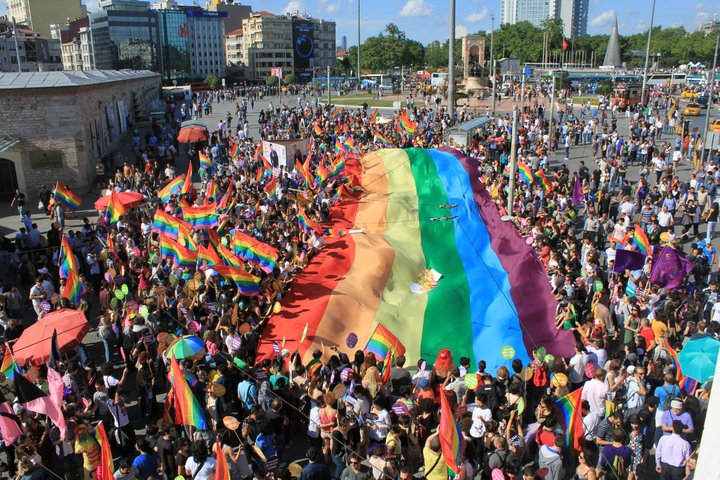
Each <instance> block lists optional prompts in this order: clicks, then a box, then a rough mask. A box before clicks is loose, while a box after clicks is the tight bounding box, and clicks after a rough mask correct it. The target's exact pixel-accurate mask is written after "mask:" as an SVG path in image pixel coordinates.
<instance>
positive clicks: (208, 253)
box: [197, 243, 223, 266]
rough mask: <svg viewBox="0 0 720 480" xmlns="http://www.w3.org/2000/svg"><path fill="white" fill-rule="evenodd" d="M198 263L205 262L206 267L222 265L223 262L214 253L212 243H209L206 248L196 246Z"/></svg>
mask: <svg viewBox="0 0 720 480" xmlns="http://www.w3.org/2000/svg"><path fill="white" fill-rule="evenodd" d="M197 252H198V263H202V262H205V263H206V264H207V265H208V266H211V265H222V263H223V261H222V259H221V258H220V255H218V253H217V252H216V251H215V247H213V246H212V243H209V244H208V246H207V247H206V246H205V245H202V244H200V245H198V251H197Z"/></svg>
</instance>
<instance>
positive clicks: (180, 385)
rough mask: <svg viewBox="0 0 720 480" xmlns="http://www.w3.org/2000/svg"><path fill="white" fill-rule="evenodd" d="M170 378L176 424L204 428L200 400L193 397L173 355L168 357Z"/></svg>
mask: <svg viewBox="0 0 720 480" xmlns="http://www.w3.org/2000/svg"><path fill="white" fill-rule="evenodd" d="M170 380H171V382H172V386H173V390H175V395H174V401H175V423H176V424H178V425H188V426H193V427H195V428H197V429H199V430H205V429H206V428H207V424H206V423H205V415H204V414H203V411H202V408H201V407H200V402H198V399H197V398H195V394H193V391H192V389H191V388H190V385H188V382H187V380H185V375H183V371H182V369H181V368H180V365H178V362H177V360H175V355H173V356H172V357H170Z"/></svg>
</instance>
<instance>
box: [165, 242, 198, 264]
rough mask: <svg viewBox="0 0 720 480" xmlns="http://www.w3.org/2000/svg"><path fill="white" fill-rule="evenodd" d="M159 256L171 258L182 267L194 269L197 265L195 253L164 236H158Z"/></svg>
mask: <svg viewBox="0 0 720 480" xmlns="http://www.w3.org/2000/svg"><path fill="white" fill-rule="evenodd" d="M160 256H161V257H162V258H171V259H172V260H173V261H174V262H175V263H176V264H178V265H180V266H182V267H194V266H195V264H196V263H197V252H195V251H192V250H190V249H189V248H186V247H183V246H182V245H180V244H179V243H177V242H175V241H173V240H172V239H171V238H170V237H168V236H166V235H164V234H161V235H160Z"/></svg>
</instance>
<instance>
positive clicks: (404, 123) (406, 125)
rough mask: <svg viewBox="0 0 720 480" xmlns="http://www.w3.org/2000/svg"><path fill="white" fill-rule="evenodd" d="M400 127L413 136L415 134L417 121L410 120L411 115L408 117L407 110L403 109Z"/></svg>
mask: <svg viewBox="0 0 720 480" xmlns="http://www.w3.org/2000/svg"><path fill="white" fill-rule="evenodd" d="M400 128H401V129H402V131H403V132H405V133H406V134H408V135H410V136H411V137H412V136H415V130H416V129H417V122H413V121H412V120H410V117H408V114H407V110H403V111H402V112H401V113H400Z"/></svg>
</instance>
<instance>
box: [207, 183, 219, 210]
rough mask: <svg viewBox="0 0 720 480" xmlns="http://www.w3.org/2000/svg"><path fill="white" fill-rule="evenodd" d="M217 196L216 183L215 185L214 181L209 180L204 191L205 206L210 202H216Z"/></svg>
mask: <svg viewBox="0 0 720 480" xmlns="http://www.w3.org/2000/svg"><path fill="white" fill-rule="evenodd" d="M217 196H218V186H217V183H215V180H210V181H209V182H208V185H207V188H206V189H205V204H206V205H207V204H208V203H209V202H210V200H212V201H215V200H217Z"/></svg>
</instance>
